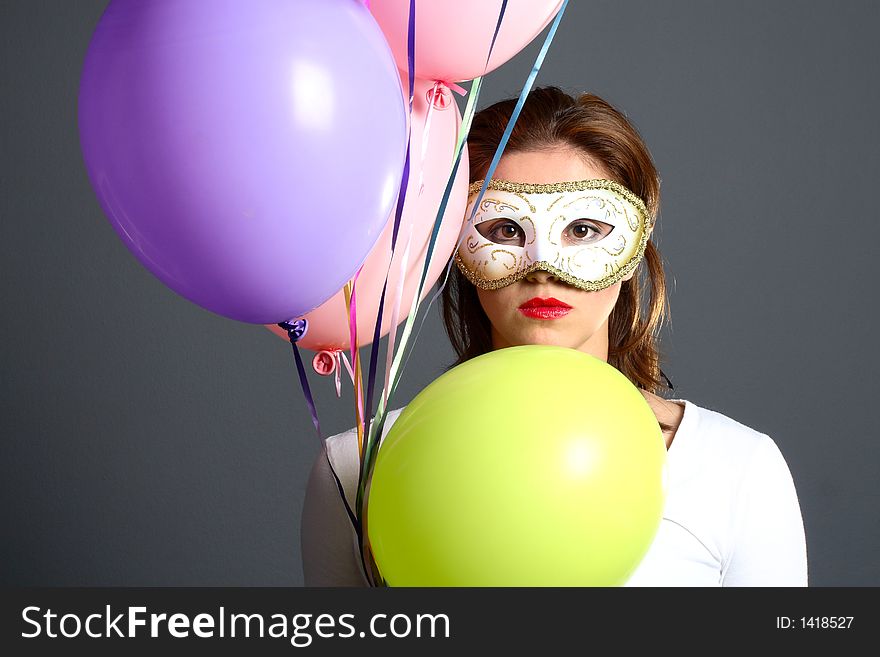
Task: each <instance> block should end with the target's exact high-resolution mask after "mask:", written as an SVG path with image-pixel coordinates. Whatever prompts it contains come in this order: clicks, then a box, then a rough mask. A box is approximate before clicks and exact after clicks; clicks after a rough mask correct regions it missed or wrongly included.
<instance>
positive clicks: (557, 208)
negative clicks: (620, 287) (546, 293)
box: [455, 179, 652, 290]
mask: <svg viewBox="0 0 880 657" xmlns="http://www.w3.org/2000/svg"><path fill="white" fill-rule="evenodd" d="M482 185H483V181H482V180H479V181H477V182H475V183H472V184H471V186H470V188H469V189H468V191H469V193H470V202H469V204H468V208H467V217H470V216H471V212H473V209H474V203H475V202H476V200H477V195H478V194H479V192H480V189H481V188H482ZM651 224H652V222H651V221H650V219H649V217H648V212H647V210H646V209H645V204H644V203H643V202H642V200H641V199H640V198H639V197H637V196H636V195H635V194H633V193H632V192H631V191H629V190H628V189H627V188H626V187H624V186H623V185H620V184H618V183H616V182H613V181H611V180H579V181H576V182H559V183H550V184H531V183H515V182H509V181H506V180H497V179H493V180H490V181H489V184H488V186H487V188H486V193H485V194H484V195H483V198H482V199H481V201H480V206H479V207H478V208H477V210H476V214H474V218H473V223H465V226H464V229H463V231H462V232H463V234H464V241H463V242H462V243H461V246H460V247H459V249H458V252H457V253H456V255H455V261H456V264H457V265H458V268H459V269H460V270H461V271H462V273H463V274H464V275H465V276H466V277H467V279H468V280H469V281H470V282H471V283H473V284H474V285H476V286H477V287H479V288H482V289H484V290H494V289H497V288H499V287H504V286H506V285H510V284H511V283H514V282H516V281H518V280H520V279H521V278H523V277H525V276H526V275H527V274H529V273H531V272H533V271H535V270H538V269H541V270H544V271H548V272H550V273H552V274H554V275H556V276H557V277H558V278H559V279H560V280H563V281H565V282H566V283H570V284H571V285H574V286H575V287H578V288H580V289H582V290H601V289H603V288H606V287H609V286H610V285H613V284H614V283H616V282H617V281H619V280H620V279H622V278H623V277H624V276H626V275H627V274H629V273H630V272H631V271H633V270H634V269H635V268H636V265H638V264H639V261H640V260H641V259H642V256H643V255H644V253H645V246H646V245H647V243H648V233H649V229H650V227H651Z"/></svg>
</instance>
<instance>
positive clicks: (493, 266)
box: [302, 87, 807, 586]
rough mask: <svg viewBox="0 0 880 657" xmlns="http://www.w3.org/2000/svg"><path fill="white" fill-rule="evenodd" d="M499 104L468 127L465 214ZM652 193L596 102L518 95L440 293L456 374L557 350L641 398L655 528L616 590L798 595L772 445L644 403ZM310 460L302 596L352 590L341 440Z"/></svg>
mask: <svg viewBox="0 0 880 657" xmlns="http://www.w3.org/2000/svg"><path fill="white" fill-rule="evenodd" d="M514 104H515V101H514V100H513V99H511V100H506V101H502V102H500V103H497V104H495V105H493V106H491V107H488V108H486V109H484V110H482V111H480V112H479V113H477V114H476V116H475V117H474V121H473V125H472V128H471V132H470V134H469V136H468V151H469V154H470V171H471V179H472V183H474V184H472V185H471V197H470V202H471V205H470V206H469V207H468V212H469V213H470V212H471V210H472V208H473V205H472V204H473V203H474V201H475V200H476V197H477V193H478V192H479V189H480V187H481V181H482V178H484V176H485V174H486V171H487V169H488V166H489V163H490V161H491V159H492V156H493V155H494V153H495V149H496V147H497V145H498V143H499V141H500V139H501V136H502V133H503V132H504V129H505V127H506V125H507V121H508V119H509V117H510V115H511V112H512V110H513V107H514ZM659 188H660V182H659V176H658V174H657V171H656V169H655V167H654V164H653V162H652V160H651V156H650V154H649V153H648V150H647V148H646V147H645V145H644V143H643V142H642V140H641V138H640V136H639V135H638V133H637V132H636V130H635V129H634V128H633V126H632V125H631V124H630V123H629V122H628V121H627V119H626V118H625V117H624V116H623V115H622V114H621V113H620V112H618V111H617V110H615V109H614V108H613V107H611V106H610V105H609V104H608V103H606V102H605V101H603V100H602V99H600V98H598V97H596V96H594V95H591V94H582V95H581V96H580V97H579V98H577V99H575V98H572V97H571V96H569V95H567V94H565V93H564V92H562V91H561V90H559V89H558V88H555V87H548V88H542V89H536V90H534V91H533V92H532V93H531V94H529V97H528V99H527V101H526V103H525V105H524V107H523V110H522V113H521V114H520V116H519V118H518V120H517V122H516V126H515V128H514V130H513V133H512V135H511V137H510V140H509V142H508V145H507V147H506V148H505V150H504V155H503V156H502V158H501V160H500V162H499V165H498V167H497V168H496V170H495V172H494V174H493V176H492V180H491V182H490V184H489V187H488V191H487V192H486V195H485V196H484V197H483V199H482V201H481V203H480V206H479V208H477V210H476V211H475V214H474V222H473V225H472V226H469V227H467V228H466V229H465V232H466V238H465V240H464V241H463V243H462V246H461V247H460V248H459V251H458V252H457V254H456V255H455V260H456V265H457V266H456V267H454V268H453V269H452V274H453V275H452V277H451V279H450V283H449V285H448V286H447V287H446V288H445V289H444V297H443V302H444V303H443V316H444V323H445V326H446V330H447V333H448V334H449V337H450V340H451V341H452V345H453V348H454V349H455V351H456V353H457V354H458V359H457V361H456V363H455V365H457V364H460V363H462V362H464V361H466V360H468V359H470V358H473V357H475V356H479V355H480V354H483V353H486V352H488V351H491V350H494V349H501V348H504V347H509V346H515V345H524V344H549V345H557V346H564V347H569V348H572V349H578V350H580V351H584V352H586V353H588V354H591V355H593V356H595V357H597V358H601V359H603V360H605V361H607V362H608V363H609V364H611V365H613V366H614V367H616V368H618V369H619V370H620V371H621V372H622V373H623V374H624V375H626V376H627V377H628V378H629V379H630V381H631V382H632V383H633V384H634V385H636V386H637V387H638V388H639V389H640V390H641V392H642V394H643V395H644V397H645V399H646V400H647V402H648V404H649V405H650V407H651V409H652V410H653V411H654V414H655V415H656V417H657V421H658V423H659V425H660V428H661V430H662V432H663V436H664V438H665V442H666V446H667V450H668V464H669V482H668V493H667V500H666V505H665V508H664V513H663V519H662V521H661V524H660V529H659V530H658V533H657V536H656V537H655V539H654V542H653V543H652V545H651V548H650V549H649V551H648V553H647V555H646V556H645V558H644V560H643V561H642V562H641V563H640V565H639V566H638V568H637V569H636V571H635V573H634V574H633V575H632V577H631V578H630V579H629V581H628V582H627V585H628V586H806V584H807V559H806V546H805V541H804V529H803V522H802V519H801V513H800V507H799V504H798V499H797V495H796V491H795V488H794V484H793V482H792V478H791V474H790V472H789V469H788V467H787V465H786V463H785V460H784V459H783V457H782V455H781V453H780V452H779V450H778V448H777V447H776V444H775V443H774V442H773V440H772V439H770V438H769V437H768V436H766V435H764V434H761V433H759V432H757V431H754V430H753V429H750V428H748V427H746V426H743V425H742V424H739V423H737V422H735V421H734V420H732V419H730V418H728V417H726V416H724V415H721V414H720V413H717V412H714V411H711V410H708V409H706V408H701V407H699V406H697V405H696V404H694V403H693V402H690V401H687V400H682V399H672V400H670V399H664V398H663V397H660V396H658V395H657V394H656V393H657V392H659V391H661V390H662V389H663V388H664V386H663V384H662V383H661V379H663V378H665V377H663V374H662V372H661V371H660V367H659V353H658V346H657V335H658V330H659V327H660V323H661V321H662V319H663V317H664V316H665V311H666V298H665V297H666V294H665V283H664V275H663V268H662V266H661V261H660V256H659V254H658V252H657V249H656V248H655V246H654V244H653V242H652V241H651V239H650V235H651V232H652V231H653V227H654V221H655V219H656V216H657V211H658V205H659ZM554 206H555V209H554ZM560 219H562V221H560ZM489 253H491V254H493V255H492V256H491V257H490V256H486V255H485V254H489ZM511 272H513V273H511ZM399 413H400V411H399V410H398V411H394V412H392V413H390V414H389V417H388V421H387V422H386V428H385V431H386V432H387V430H388V427H390V426H391V424H392V423H393V422H394V420H395V419H396V418H397V416H398V415H399ZM325 448H326V449H325V450H324V451H322V452H321V454H320V455H319V456H318V459H317V460H316V462H315V465H314V467H313V469H312V473H311V476H310V478H309V483H308V487H307V491H306V498H305V504H304V508H303V516H302V554H303V572H304V575H305V584H306V586H366V585H367V579H366V578H365V576H364V574H363V570H362V566H361V560H360V552H359V547H358V542H357V537H356V535H355V533H354V530H353V529H352V527H351V524H350V521H349V519H348V516H347V514H346V511H345V508H344V506H343V504H342V501H341V499H340V496H339V492H338V488H337V485H336V481H335V479H334V477H333V474H332V473H331V471H330V468H329V467H328V456H329V460H330V461H331V462H332V463H333V466H334V470H335V471H336V474H337V475H338V477H339V480H340V482H341V483H342V485H343V488H344V489H345V492H346V496H347V498H348V499H349V503H350V504H352V508H354V507H353V501H354V496H355V492H356V488H357V479H358V468H359V465H358V456H357V438H356V435H355V433H354V431H348V432H346V433H343V434H340V435H338V436H333V437H331V438H329V439H327V441H326V444H325Z"/></svg>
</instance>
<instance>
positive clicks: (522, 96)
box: [404, 0, 568, 369]
mask: <svg viewBox="0 0 880 657" xmlns="http://www.w3.org/2000/svg"><path fill="white" fill-rule="evenodd" d="M567 5H568V0H564V2H563V3H562V6H561V7H560V8H559V13H557V14H556V18H555V19H554V21H553V24H552V25H551V27H550V31H549V32H548V33H547V37H546V38H545V39H544V45H543V46H542V47H541V50H540V52H539V53H538V56H537V57H536V58H535V63H534V65H533V66H532V70H531V72H530V73H529V76H528V78H527V79H526V83H525V84H524V85H523V88H522V90H521V91H520V94H519V98H518V100H517V103H516V106H515V107H514V109H513V112H511V115H510V119H509V120H508V122H507V127H506V128H505V129H504V133H503V134H502V136H501V140H500V141H499V142H498V147H497V148H496V149H495V155H494V156H493V158H492V161H491V163H490V164H489V168H488V169H487V171H486V175H485V178H484V180H483V185H482V187H481V188H480V192H479V194H478V195H477V198H476V200H475V202H474V204H473V207H472V210H471V213H470V216H469V217H468V219H467V224H468V225H469V224H472V223H473V220H474V215H475V214H476V211H477V208H478V207H479V206H480V201H481V200H482V198H483V194H484V193H485V191H486V187H487V186H488V184H489V180H491V179H492V174H493V173H494V172H495V169H496V168H497V166H498V163H499V161H500V160H501V155H502V154H503V152H504V148H505V147H506V146H507V142H508V140H509V139H510V135H511V133H512V132H513V128H514V125H515V124H516V121H517V119H518V118H519V115H520V112H521V111H522V108H523V105H524V104H525V101H526V98H527V97H528V94H529V92H530V91H531V90H532V87H533V85H534V82H535V79H536V78H537V77H538V72H539V71H540V70H541V66H542V64H543V62H544V58H545V56H546V55H547V51H548V50H549V49H550V44H551V43H552V42H553V38H554V36H555V35H556V30H557V28H558V27H559V23H560V21H561V20H562V15H563V14H564V13H565V8H566V6H567ZM464 238H465V231H462V233H461V235H460V236H459V239H458V242H457V243H456V245H455V249H454V250H453V252H452V253H453V257H452V258H450V259H449V262H448V263H447V265H446V272H445V274H444V277H443V282H442V283H441V284H440V286H439V287H438V288H437V290H436V291H435V292H434V294H433V295H432V296H431V299H430V300H429V301H428V304H427V306H426V307H425V312H424V313H423V314H422V318H421V321H420V322H419V328H418V330H417V331H416V335H415V337H414V338H413V341H412V345H414V344H415V342H416V341H417V340H418V336H419V334H420V333H421V332H422V327H423V326H424V324H425V320H426V319H427V317H428V312H429V311H430V310H431V307H432V306H433V305H434V302H435V301H436V300H437V298H438V297H439V296H440V295H441V294H443V290H444V289H445V287H446V285H447V283H448V281H449V273H450V271H451V269H452V267H453V266H454V262H455V258H454V254H455V253H456V252H457V251H458V249H459V247H460V246H461V243H462V242H463V241H464ZM411 354H412V349H410V354H408V355H407V357H406V360H405V362H404V369H405V368H406V363H408V362H409V356H410V355H411Z"/></svg>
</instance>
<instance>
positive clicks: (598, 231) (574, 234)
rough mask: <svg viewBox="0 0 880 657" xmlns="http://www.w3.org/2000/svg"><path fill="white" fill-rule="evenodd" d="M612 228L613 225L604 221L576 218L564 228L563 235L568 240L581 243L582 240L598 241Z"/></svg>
mask: <svg viewBox="0 0 880 657" xmlns="http://www.w3.org/2000/svg"><path fill="white" fill-rule="evenodd" d="M612 230H614V226H612V225H611V224H606V223H605V222H604V221H596V220H594V219H590V220H586V219H578V220H577V221H574V222H572V223H571V224H569V226H568V227H567V228H566V229H565V236H566V238H568V241H569V242H576V243H580V244H583V243H584V242H598V241H599V240H601V239H603V238H605V237H606V236H607V235H608V233H610V232H611V231H612Z"/></svg>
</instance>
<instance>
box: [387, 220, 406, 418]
mask: <svg viewBox="0 0 880 657" xmlns="http://www.w3.org/2000/svg"><path fill="white" fill-rule="evenodd" d="M412 233H413V227H412V224H410V227H409V235H407V238H406V248H405V249H404V250H403V259H402V261H401V264H400V277H399V278H398V281H397V290H396V293H395V295H394V305H393V306H392V309H391V330H390V332H389V333H388V349H386V351H385V386H384V387H383V388H382V402H383V404H385V405H387V404H388V383H389V380H390V379H389V377H390V374H391V364H392V356H393V354H394V344H395V342H396V338H397V323H398V321H399V317H400V305H401V303H402V302H403V288H404V284H405V282H406V278H405V273H406V272H407V271H409V266H408V263H409V253H410V247H411V246H412Z"/></svg>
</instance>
